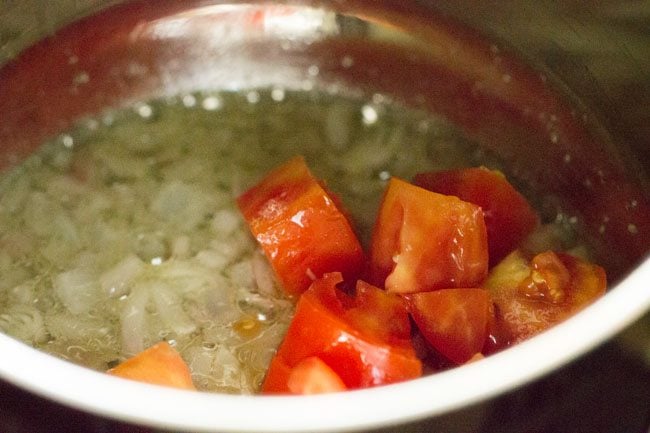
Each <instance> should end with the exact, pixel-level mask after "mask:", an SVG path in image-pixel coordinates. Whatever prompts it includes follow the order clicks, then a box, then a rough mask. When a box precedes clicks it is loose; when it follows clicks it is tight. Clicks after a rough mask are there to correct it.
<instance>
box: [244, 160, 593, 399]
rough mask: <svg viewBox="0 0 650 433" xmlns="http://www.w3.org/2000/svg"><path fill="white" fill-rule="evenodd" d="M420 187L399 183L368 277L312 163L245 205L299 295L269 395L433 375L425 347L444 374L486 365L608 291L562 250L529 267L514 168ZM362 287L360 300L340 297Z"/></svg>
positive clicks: (280, 176) (524, 214) (387, 204)
mask: <svg viewBox="0 0 650 433" xmlns="http://www.w3.org/2000/svg"><path fill="white" fill-rule="evenodd" d="M415 182H416V183H417V184H418V185H421V186H423V188H422V187H420V186H417V185H412V184H409V183H407V182H405V181H403V180H399V179H396V178H393V179H391V180H390V182H389V183H388V186H387V188H386V191H385V192H384V196H383V198H382V202H381V205H380V209H379V213H378V216H377V219H376V222H375V226H374V229H373V233H372V239H371V244H370V254H369V256H370V260H369V264H368V268H367V269H365V266H366V263H365V260H364V254H363V251H362V249H361V246H360V243H359V241H358V240H357V237H356V236H355V234H354V232H353V230H352V228H351V225H350V223H349V221H348V218H347V216H346V215H347V214H346V213H345V211H344V209H343V206H342V205H341V204H340V203H339V202H338V198H337V197H336V196H335V195H334V194H332V193H330V192H328V191H327V190H326V189H325V187H324V186H323V185H322V184H321V183H319V182H318V181H317V180H316V179H315V178H314V177H313V176H312V175H311V173H310V172H309V169H308V168H307V166H306V165H305V161H304V160H303V159H302V158H299V157H298V158H294V159H292V160H290V161H289V162H287V163H286V164H284V165H283V166H281V167H279V168H277V169H276V170H274V171H272V172H271V173H269V174H268V175H267V176H266V177H265V178H264V179H263V180H262V181H261V182H260V183H259V184H258V185H256V186H255V187H253V188H251V189H250V190H249V191H247V192H246V193H245V194H243V195H242V196H241V197H240V198H239V199H238V203H239V206H240V208H241V210H242V212H243V214H244V217H245V218H246V220H247V221H248V223H249V225H250V228H251V231H252V233H253V234H254V236H255V237H256V238H257V240H258V241H259V243H260V245H261V247H262V248H263V250H264V252H265V253H266V255H267V257H268V258H269V260H270V261H271V264H272V265H273V268H274V269H275V271H276V273H277V274H278V277H279V279H280V281H281V283H282V284H283V285H284V288H285V290H286V292H287V293H288V294H290V295H295V296H300V297H299V299H298V303H297V306H296V312H295V316H294V318H293V320H292V322H291V324H290V326H289V329H288V331H287V334H286V336H285V338H284V341H283V342H282V344H281V346H280V348H279V349H278V352H277V354H276V356H275V357H274V358H273V360H272V361H271V365H270V368H269V371H268V373H267V376H266V378H265V381H264V384H263V387H262V391H263V392H265V393H293V394H315V393H323V392H335V391H342V390H346V389H356V388H364V387H371V386H377V385H383V384H390V383H394V382H400V381H403V380H408V379H412V378H416V377H419V376H421V375H422V370H423V366H422V361H421V359H420V358H419V357H418V354H417V353H416V350H415V348H414V342H417V345H418V350H419V351H420V352H421V353H420V356H421V357H422V359H425V360H426V362H427V365H428V366H429V367H431V368H433V369H439V368H447V366H449V365H450V362H451V363H453V364H456V365H458V364H464V363H467V362H473V361H476V360H479V359H481V358H482V357H483V356H485V355H489V354H491V353H493V352H495V351H498V350H501V349H503V348H505V347H507V346H509V345H511V344H515V343H517V342H519V341H522V340H524V339H527V338H530V337H531V336H533V335H535V334H537V333H539V332H542V331H543V330H545V329H547V328H549V327H550V326H552V325H554V324H556V323H558V322H560V321H562V320H564V319H566V318H567V317H568V316H570V315H571V314H574V313H575V312H577V311H578V310H580V309H582V308H583V307H584V306H586V305H588V304H589V303H591V302H593V301H594V300H595V299H596V298H598V297H599V296H601V295H602V294H603V293H604V292H605V288H606V279H605V273H604V271H603V270H602V268H600V267H598V266H596V265H592V264H590V263H588V262H586V261H583V260H580V259H577V258H575V257H572V256H569V255H567V254H563V253H555V252H551V251H549V252H545V253H542V254H538V255H536V256H535V257H532V258H531V259H529V258H527V257H525V256H524V254H523V253H522V252H520V251H519V250H518V249H517V248H520V247H521V244H522V243H523V241H524V240H525V238H526V237H527V236H528V235H529V234H530V233H531V232H532V231H533V230H534V229H535V228H536V227H537V226H538V224H539V217H538V216H537V214H536V213H535V211H534V210H533V209H532V207H531V206H530V205H529V204H528V202H527V201H526V200H525V199H524V197H523V196H522V195H521V194H519V193H518V192H517V191H516V190H515V189H514V188H513V187H512V185H510V183H508V181H507V180H506V179H505V177H504V176H503V175H502V174H501V173H499V172H497V171H490V170H488V169H485V168H474V169H461V170H453V171H446V172H436V173H423V174H420V175H418V176H416V179H415ZM513 250H514V252H512V253H511V254H509V255H508V253H509V252H510V251H513ZM506 255H507V256H506ZM504 256H506V257H505V258H504V259H503V260H500V259H502V258H503V257H504ZM495 263H498V264H496V266H494V267H493V268H492V269H490V270H489V267H490V266H491V265H494V264H495ZM488 270H489V274H488ZM361 275H365V276H367V278H368V281H370V283H372V284H370V283H367V282H364V281H362V280H359V279H358V277H359V276H361ZM354 282H356V288H355V290H354V293H353V294H348V293H347V292H345V291H344V290H343V289H341V287H342V285H343V284H345V285H346V286H345V287H346V288H349V287H351V286H350V283H354ZM301 294H302V295H301ZM411 319H412V321H413V323H415V325H416V326H417V330H413V332H412V330H411ZM425 346H428V347H425ZM431 349H433V350H431Z"/></svg>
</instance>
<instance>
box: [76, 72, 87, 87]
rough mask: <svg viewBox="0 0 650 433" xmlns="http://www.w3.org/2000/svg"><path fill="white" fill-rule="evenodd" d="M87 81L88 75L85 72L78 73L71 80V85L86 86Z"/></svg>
mask: <svg viewBox="0 0 650 433" xmlns="http://www.w3.org/2000/svg"><path fill="white" fill-rule="evenodd" d="M88 81H90V75H88V73H87V72H79V73H78V74H77V75H75V76H74V78H73V79H72V83H73V84H75V85H80V84H86V83H87V82H88Z"/></svg>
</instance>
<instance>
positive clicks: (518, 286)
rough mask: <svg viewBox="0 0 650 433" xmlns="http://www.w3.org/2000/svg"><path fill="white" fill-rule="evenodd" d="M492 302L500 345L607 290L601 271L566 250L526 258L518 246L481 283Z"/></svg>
mask: <svg viewBox="0 0 650 433" xmlns="http://www.w3.org/2000/svg"><path fill="white" fill-rule="evenodd" d="M485 287H486V288H488V289H489V290H490V293H491V294H492V298H493V300H494V303H495V305H496V321H497V327H498V328H499V329H501V330H502V331H503V332H504V333H505V338H506V339H507V341H505V342H502V345H504V344H515V343H518V342H520V341H523V340H526V339H528V338H530V337H532V336H533V335H536V334H538V333H540V332H542V331H544V330H546V329H548V328H550V327H551V326H553V325H555V324H557V323H559V322H561V321H563V320H565V319H566V318H568V317H569V316H571V315H573V314H574V313H576V312H578V311H579V310H581V309H583V308H584V307H585V306H587V305H588V304H590V303H592V302H593V301H595V300H596V299H597V298H599V297H600V296H602V295H603V294H604V293H605V290H606V287H607V279H606V276H605V271H604V270H603V269H602V268H601V267H600V266H597V265H594V264H591V263H588V262H586V261H584V260H582V259H578V258H576V257H573V256H570V255H568V254H564V253H555V252H550V251H549V252H544V253H541V254H538V255H537V256H535V257H533V258H532V260H528V259H527V258H526V257H525V256H524V254H523V253H522V252H520V251H519V250H517V251H514V252H513V253H511V254H510V255H508V256H507V257H506V258H505V259H503V261H502V262H501V263H499V264H498V265H497V266H495V267H494V268H493V269H492V271H491V272H490V276H489V277H488V279H487V280H486V282H485Z"/></svg>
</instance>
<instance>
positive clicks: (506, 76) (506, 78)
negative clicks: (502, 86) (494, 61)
mask: <svg viewBox="0 0 650 433" xmlns="http://www.w3.org/2000/svg"><path fill="white" fill-rule="evenodd" d="M501 80H502V81H503V82H504V83H509V82H511V81H512V76H511V75H510V74H503V75H502V76H501Z"/></svg>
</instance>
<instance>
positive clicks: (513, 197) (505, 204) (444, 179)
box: [414, 167, 539, 265]
mask: <svg viewBox="0 0 650 433" xmlns="http://www.w3.org/2000/svg"><path fill="white" fill-rule="evenodd" d="M414 183H415V184H416V185H418V186H421V187H422V188H425V189H427V190H429V191H433V192H437V193H440V194H447V195H453V196H456V197H458V198H460V199H461V200H465V201H468V202H470V203H474V204H475V205H478V206H480V207H481V209H482V210H483V213H484V215H485V225H486V227H487V234H488V249H489V254H490V265H495V264H497V263H498V262H499V261H500V260H501V259H503V258H504V257H505V256H506V255H507V254H508V253H510V252H511V251H513V250H514V249H515V248H517V247H518V246H519V244H520V243H521V242H522V241H523V240H524V239H525V238H526V236H528V235H529V234H530V233H531V232H532V231H533V230H534V229H535V227H537V225H538V224H539V217H538V215H537V213H536V212H535V210H534V209H533V208H532V207H531V206H530V204H528V201H527V200H526V199H525V198H524V196H522V195H521V194H520V193H519V191H517V190H516V189H515V188H514V187H513V186H512V185H511V184H510V183H509V182H508V180H507V179H506V177H505V176H504V175H503V174H502V173H501V172H499V171H496V170H489V169H487V168H485V167H480V168H464V169H459V170H450V171H436V172H429V173H420V174H418V175H416V176H415V178H414Z"/></svg>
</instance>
